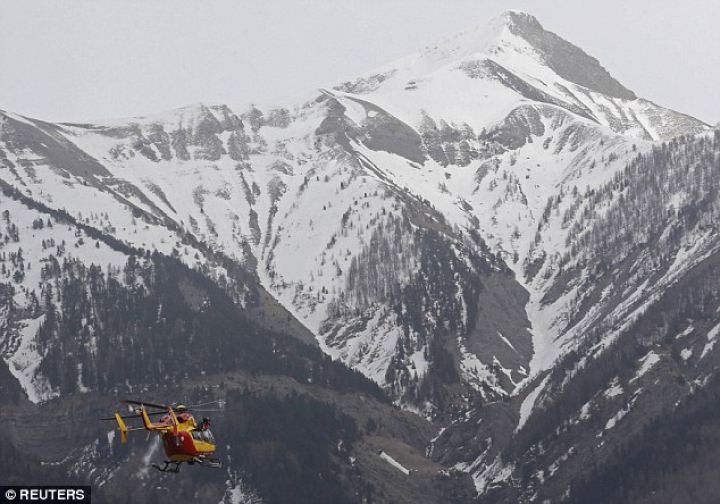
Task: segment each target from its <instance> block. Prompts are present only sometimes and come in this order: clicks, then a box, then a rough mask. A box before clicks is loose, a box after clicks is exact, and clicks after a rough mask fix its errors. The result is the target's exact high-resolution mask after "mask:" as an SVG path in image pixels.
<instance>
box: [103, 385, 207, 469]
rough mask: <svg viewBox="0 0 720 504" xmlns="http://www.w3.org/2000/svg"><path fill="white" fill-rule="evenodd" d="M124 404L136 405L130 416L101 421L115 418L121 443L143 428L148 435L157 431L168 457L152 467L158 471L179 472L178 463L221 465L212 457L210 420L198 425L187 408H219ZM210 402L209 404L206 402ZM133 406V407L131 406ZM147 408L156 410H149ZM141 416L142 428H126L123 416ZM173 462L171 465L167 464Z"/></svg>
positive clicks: (116, 415) (116, 414) (117, 414)
mask: <svg viewBox="0 0 720 504" xmlns="http://www.w3.org/2000/svg"><path fill="white" fill-rule="evenodd" d="M120 402H121V403H124V404H130V405H134V406H139V408H136V409H132V411H133V414H131V415H120V414H119V413H115V416H114V417H111V418H103V419H102V420H115V421H116V422H117V424H118V427H119V429H120V438H121V440H122V442H123V443H126V442H127V437H128V433H129V432H134V431H141V430H146V431H148V437H149V436H150V433H152V432H157V433H158V434H159V435H160V437H161V438H162V444H163V448H164V449H165V454H166V455H167V458H168V460H165V461H164V463H165V465H164V466H163V467H160V465H159V464H152V466H153V467H154V468H155V469H157V470H158V471H160V472H171V473H178V472H180V464H182V463H187V464H188V465H194V464H198V465H201V466H203V467H211V468H220V467H221V463H220V461H219V460H217V459H215V458H213V455H214V453H215V438H214V437H213V435H212V432H211V431H210V419H209V418H203V419H202V421H201V422H200V424H198V423H197V422H196V421H195V417H194V416H193V415H191V414H190V413H188V411H220V410H198V409H195V408H193V407H190V408H188V407H186V406H185V405H183V404H178V405H176V406H169V405H164V404H153V403H150V402H146V401H136V400H134V399H123V400H121V401H120ZM206 404H211V403H206ZM131 408H132V407H131ZM148 408H150V409H152V410H157V411H148ZM161 415H162V418H161V419H160V421H159V422H153V421H152V420H150V417H151V416H161ZM127 418H142V422H143V426H142V427H132V428H130V427H128V426H127V425H126V424H125V421H124V419H127ZM173 464H174V467H170V466H171V465H173Z"/></svg>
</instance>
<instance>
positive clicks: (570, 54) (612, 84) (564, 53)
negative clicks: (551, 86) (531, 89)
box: [500, 10, 637, 100]
mask: <svg viewBox="0 0 720 504" xmlns="http://www.w3.org/2000/svg"><path fill="white" fill-rule="evenodd" d="M500 19H501V20H502V22H503V23H504V24H505V26H507V28H508V29H509V30H510V32H511V33H512V34H513V35H515V36H517V37H520V38H522V39H524V40H525V41H527V43H528V44H530V45H531V46H532V47H533V48H534V49H535V50H536V51H538V53H539V55H540V58H541V60H542V62H543V63H544V64H545V65H547V66H548V67H549V68H551V69H552V70H553V71H554V72H555V73H556V74H557V75H559V76H560V77H562V78H564V79H566V80H568V81H570V82H574V83H575V84H579V85H581V86H584V87H586V88H588V89H591V90H593V91H597V92H599V93H603V94H605V95H607V96H611V97H613V98H622V99H626V100H634V99H636V98H637V96H636V95H635V93H634V92H632V91H631V90H629V89H627V88H626V87H625V86H623V85H622V84H620V82H618V81H617V80H616V79H615V78H614V77H613V76H612V75H610V73H609V72H608V71H607V70H605V68H603V66H602V65H601V64H600V62H599V61H598V60H597V59H596V58H594V57H592V56H590V55H589V54H587V53H586V52H585V51H583V50H582V49H580V48H579V47H577V46H575V45H573V44H571V43H570V42H568V41H567V40H565V39H563V38H562V37H560V36H558V35H556V34H555V33H553V32H551V31H547V30H545V28H543V26H542V24H540V22H539V21H538V20H537V19H536V18H535V17H534V16H532V15H530V14H528V13H526V12H522V11H514V10H511V11H506V12H505V13H503V14H502V15H501V16H500Z"/></svg>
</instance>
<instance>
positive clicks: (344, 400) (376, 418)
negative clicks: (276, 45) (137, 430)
mask: <svg viewBox="0 0 720 504" xmlns="http://www.w3.org/2000/svg"><path fill="white" fill-rule="evenodd" d="M0 158H1V163H0V185H1V186H2V192H3V193H2V194H1V195H0V212H1V214H0V233H1V234H0V282H1V283H0V355H1V356H2V364H0V400H2V405H3V407H2V408H1V409H0V418H2V420H3V421H4V422H3V423H4V425H5V426H6V439H5V442H4V443H3V449H2V451H0V469H1V470H2V471H3V474H6V475H7V477H8V479H9V481H10V483H9V484H11V483H18V484H20V483H23V482H28V481H29V480H30V482H32V483H36V484H42V483H53V482H55V483H57V482H64V481H66V478H67V474H70V478H71V480H72V481H74V482H77V483H79V484H90V485H92V486H93V496H94V497H96V498H98V499H101V500H100V502H145V501H147V502H150V501H152V502H170V501H175V500H177V499H199V500H200V501H201V502H218V503H241V502H253V503H255V502H268V503H273V502H357V503H360V502H363V503H370V502H374V503H377V502H488V503H516V502H579V503H585V502H643V503H651V502H658V503H667V502H687V501H688V500H689V499H690V498H692V499H693V500H694V501H695V502H711V501H712V498H713V497H714V495H715V494H716V487H717V486H718V483H717V482H718V481H720V478H718V471H719V470H718V469H717V468H718V467H720V466H719V465H718V461H720V428H718V427H717V419H718V417H719V416H720V374H718V372H717V367H718V365H719V364H720V347H719V349H718V350H717V351H716V350H715V346H716V342H717V341H718V340H720V338H719V337H718V336H719V335H720V287H719V286H720V234H719V233H718V226H720V224H719V222H720V133H718V131H714V130H712V129H711V128H710V127H709V126H708V125H706V124H704V123H703V122H701V121H698V120H696V119H694V118H692V117H689V116H687V115H684V114H681V113H678V112H675V111H672V110H668V109H666V108H663V107H661V106H659V105H657V104H655V103H652V102H650V101H647V100H643V99H642V98H640V97H638V96H636V95H635V93H633V92H632V91H631V90H629V89H627V88H626V87H625V86H623V85H622V84H621V83H620V82H618V81H617V80H616V79H615V78H613V77H612V75H611V74H610V73H609V72H608V71H607V70H606V69H605V68H603V66H601V64H600V63H599V62H598V61H597V60H596V59H595V58H593V57H592V56H590V55H588V54H586V53H585V52H584V51H583V50H582V49H580V48H578V47H575V46H574V45H572V44H571V43H570V42H567V41H565V40H564V39H562V38H561V37H559V36H558V35H556V34H554V33H551V32H548V31H546V30H545V29H544V28H543V27H542V26H541V24H540V23H539V22H538V21H537V20H536V19H535V18H534V17H532V16H531V15H529V14H525V13H522V12H516V11H510V12H507V13H505V14H504V15H502V16H501V17H500V18H498V19H496V20H494V21H493V22H491V23H490V24H487V25H486V24H483V25H481V26H478V27H476V28H475V29H472V30H470V31H467V32H465V33H462V34H460V35H457V36H456V37H454V38H451V39H447V40H443V41H441V42H438V43H437V45H435V46H433V47H428V48H426V49H424V50H423V51H421V52H419V53H417V54H414V55H411V56H408V57H406V58H404V59H402V60H399V61H396V62H394V63H391V64H388V65H387V66H385V67H382V68H380V69H377V70H375V71H373V72H369V73H367V74H366V75H363V76H361V77H359V78H357V79H356V80H354V81H350V82H344V83H342V84H339V85H337V86H335V87H332V88H328V89H320V90H319V91H318V92H317V97H316V98H315V99H314V100H312V101H309V102H307V103H302V104H298V105H296V106H286V107H281V106H278V107H277V108H269V109H263V110H261V109H260V108H258V107H256V106H253V105H250V106H247V107H239V108H231V107H230V106H228V105H222V104H213V105H210V104H202V103H198V104H195V105H191V106H187V107H184V108H182V109H178V110H173V111H170V112H167V113H165V114H162V115H159V116H151V117H141V118H133V119H126V120H114V121H107V122H104V123H97V124H66V123H62V124H52V123H48V122H44V121H41V120H37V119H30V118H27V117H23V116H21V115H18V114H16V113H12V112H5V111H2V112H1V113H0ZM247 391H253V392H254V394H251V395H243V394H244V393H245V392H247ZM123 398H141V399H145V400H150V401H155V402H161V403H163V402H170V401H180V400H182V401H186V402H189V403H204V402H208V401H214V400H216V401H219V402H220V404H221V406H223V407H222V408H221V409H222V410H223V411H220V412H218V413H214V414H213V422H214V423H213V429H214V432H215V437H216V438H217V439H218V456H219V458H220V459H221V461H222V462H223V468H222V469H220V470H217V469H204V468H196V467H186V468H184V469H183V472H181V474H179V475H174V474H161V473H157V472H156V471H153V469H152V468H151V463H152V462H157V461H159V460H161V459H162V457H163V453H162V450H161V449H160V446H159V443H158V442H157V440H156V439H154V438H153V439H152V440H151V441H149V442H148V441H145V439H144V438H143V436H136V437H135V438H133V439H131V440H130V442H129V443H128V444H127V445H124V444H121V443H120V439H119V436H117V435H116V430H115V429H114V427H115V426H114V425H113V424H111V423H110V422H102V421H100V420H99V418H100V417H104V416H107V415H108V414H109V413H111V412H113V411H114V410H115V409H116V408H117V407H118V404H117V403H118V400H119V399H123Z"/></svg>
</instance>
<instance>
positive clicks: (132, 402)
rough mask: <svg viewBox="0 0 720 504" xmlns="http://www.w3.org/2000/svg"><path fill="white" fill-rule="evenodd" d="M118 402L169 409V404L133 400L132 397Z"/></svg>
mask: <svg viewBox="0 0 720 504" xmlns="http://www.w3.org/2000/svg"><path fill="white" fill-rule="evenodd" d="M120 402H121V403H125V404H137V405H138V406H147V407H148V408H158V409H170V406H167V405H165V404H153V403H149V402H144V401H135V400H134V399H122V400H121V401H120Z"/></svg>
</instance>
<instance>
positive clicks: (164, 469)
mask: <svg viewBox="0 0 720 504" xmlns="http://www.w3.org/2000/svg"><path fill="white" fill-rule="evenodd" d="M164 463H165V465H164V466H163V467H160V466H159V465H157V464H153V465H152V466H153V467H154V468H155V469H157V470H158V471H160V472H170V473H179V472H180V462H172V461H170V460H165V461H164ZM170 464H175V467H173V468H170V469H168V466H169V465H170Z"/></svg>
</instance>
